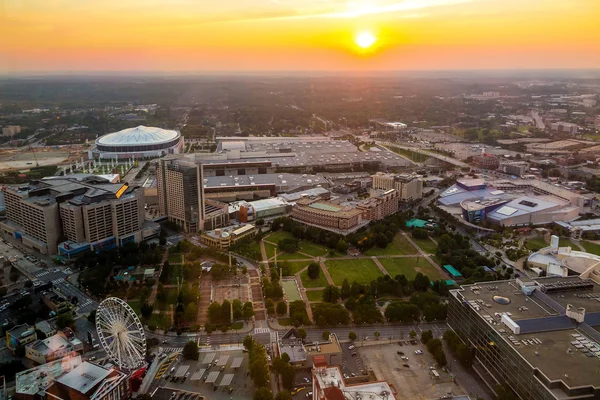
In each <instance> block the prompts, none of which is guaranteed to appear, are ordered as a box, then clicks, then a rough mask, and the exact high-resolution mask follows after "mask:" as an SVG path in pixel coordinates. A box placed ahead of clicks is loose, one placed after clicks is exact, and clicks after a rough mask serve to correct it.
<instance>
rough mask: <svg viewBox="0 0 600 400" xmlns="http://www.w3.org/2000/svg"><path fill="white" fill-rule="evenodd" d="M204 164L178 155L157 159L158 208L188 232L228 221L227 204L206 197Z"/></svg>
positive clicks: (215, 226) (216, 225)
mask: <svg viewBox="0 0 600 400" xmlns="http://www.w3.org/2000/svg"><path fill="white" fill-rule="evenodd" d="M203 174H204V172H203V168H202V165H201V164H197V163H195V162H191V161H186V160H184V159H180V158H177V157H165V158H163V159H161V160H160V161H159V163H158V168H157V174H156V176H157V189H158V193H157V195H158V210H159V212H160V214H162V215H165V216H166V217H167V218H168V220H169V221H171V222H174V223H176V224H177V225H178V226H180V227H181V228H182V229H183V230H184V231H185V232H189V233H195V232H200V231H202V230H205V229H206V230H211V229H216V228H218V227H221V226H225V225H227V224H228V223H229V212H228V208H227V205H226V204H224V203H220V202H217V201H213V200H205V197H204V184H203V181H204V178H203V176H204V175H203Z"/></svg>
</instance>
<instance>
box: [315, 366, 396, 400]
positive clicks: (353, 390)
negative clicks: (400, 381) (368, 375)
mask: <svg viewBox="0 0 600 400" xmlns="http://www.w3.org/2000/svg"><path fill="white" fill-rule="evenodd" d="M313 378H314V379H315V380H316V381H317V382H318V384H319V387H320V389H321V390H323V391H325V392H326V393H327V394H326V396H327V397H328V398H332V399H341V398H346V399H356V398H358V397H360V395H361V394H362V395H365V394H367V393H368V394H370V395H373V394H375V395H377V399H379V400H393V399H394V398H395V397H394V392H393V390H392V388H391V387H390V385H389V384H388V383H387V382H385V381H377V382H367V383H357V384H346V382H345V381H344V377H343V376H342V373H341V371H340V369H339V367H337V366H333V367H326V368H316V369H315V370H314V372H313ZM331 391H333V392H335V393H331ZM340 392H341V393H340ZM340 396H341V397H340ZM367 398H369V397H368V396H367Z"/></svg>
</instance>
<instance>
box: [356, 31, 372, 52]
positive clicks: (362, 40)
mask: <svg viewBox="0 0 600 400" xmlns="http://www.w3.org/2000/svg"><path fill="white" fill-rule="evenodd" d="M376 40H377V38H376V37H375V36H374V35H373V34H372V33H371V32H369V31H363V32H360V33H359V34H358V35H356V37H355V38H354V42H355V43H356V45H357V46H358V47H360V48H363V49H368V48H369V47H371V46H372V45H373V43H375V41H376Z"/></svg>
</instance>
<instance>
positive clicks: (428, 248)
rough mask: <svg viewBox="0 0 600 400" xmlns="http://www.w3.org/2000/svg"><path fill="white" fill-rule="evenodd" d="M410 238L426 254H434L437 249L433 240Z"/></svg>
mask: <svg viewBox="0 0 600 400" xmlns="http://www.w3.org/2000/svg"><path fill="white" fill-rule="evenodd" d="M412 240H413V241H414V242H415V243H416V244H417V246H419V247H420V248H421V250H423V251H424V252H425V253H426V254H435V252H436V251H437V244H435V243H434V242H433V240H431V239H429V238H427V239H415V238H412Z"/></svg>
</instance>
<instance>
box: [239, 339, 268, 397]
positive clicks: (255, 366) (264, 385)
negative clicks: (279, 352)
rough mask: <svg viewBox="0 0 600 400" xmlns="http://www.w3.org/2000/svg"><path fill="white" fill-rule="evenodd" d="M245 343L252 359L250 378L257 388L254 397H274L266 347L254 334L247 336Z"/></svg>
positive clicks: (249, 368)
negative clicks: (270, 386)
mask: <svg viewBox="0 0 600 400" xmlns="http://www.w3.org/2000/svg"><path fill="white" fill-rule="evenodd" d="M243 343H244V347H245V348H246V350H247V351H248V358H249V361H250V362H249V366H248V372H249V375H250V379H252V382H253V383H254V387H255V388H256V391H255V392H254V399H255V400H265V399H273V393H272V392H271V390H270V389H269V383H270V377H271V374H270V372H269V363H268V361H267V351H266V350H265V347H264V346H263V345H262V344H260V343H258V342H257V341H255V340H254V338H253V337H252V336H246V338H245V339H244V342H243ZM269 394H270V397H269Z"/></svg>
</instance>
